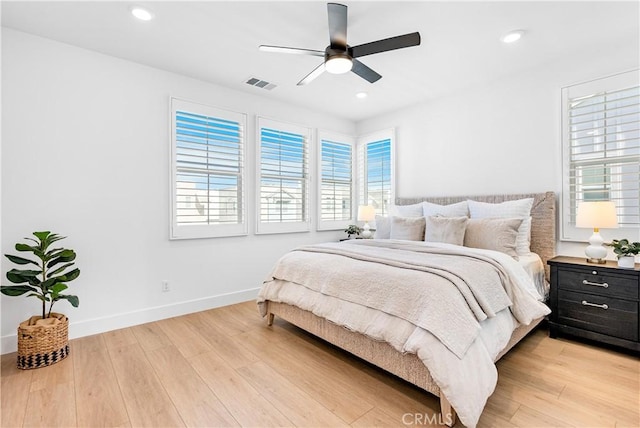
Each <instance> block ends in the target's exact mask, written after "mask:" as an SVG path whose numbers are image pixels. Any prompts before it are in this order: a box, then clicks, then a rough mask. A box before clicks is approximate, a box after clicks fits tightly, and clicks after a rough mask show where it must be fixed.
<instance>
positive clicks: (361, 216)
mask: <svg viewBox="0 0 640 428" xmlns="http://www.w3.org/2000/svg"><path fill="white" fill-rule="evenodd" d="M375 218H376V210H375V208H373V207H372V206H371V205H360V206H359V207H358V221H373V220H375Z"/></svg>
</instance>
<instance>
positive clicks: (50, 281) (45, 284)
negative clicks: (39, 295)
mask: <svg viewBox="0 0 640 428" xmlns="http://www.w3.org/2000/svg"><path fill="white" fill-rule="evenodd" d="M63 281H65V278H62V277H54V278H48V279H47V280H46V281H44V282H42V283H41V284H40V288H41V289H42V291H47V292H48V291H49V289H50V288H51V287H52V286H54V285H55V284H57V283H59V282H63Z"/></svg>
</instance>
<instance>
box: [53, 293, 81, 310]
mask: <svg viewBox="0 0 640 428" xmlns="http://www.w3.org/2000/svg"><path fill="white" fill-rule="evenodd" d="M58 298H59V299H65V300H68V301H69V303H71V306H73V307H74V308H77V307H78V305H79V304H80V299H78V296H71V295H64V296H63V295H60V296H58Z"/></svg>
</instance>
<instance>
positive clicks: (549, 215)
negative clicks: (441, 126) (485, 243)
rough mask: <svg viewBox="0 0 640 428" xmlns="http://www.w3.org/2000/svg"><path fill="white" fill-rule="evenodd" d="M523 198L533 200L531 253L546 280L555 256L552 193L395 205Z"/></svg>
mask: <svg viewBox="0 0 640 428" xmlns="http://www.w3.org/2000/svg"><path fill="white" fill-rule="evenodd" d="M524 198H533V207H532V208H531V251H533V252H534V253H536V254H538V255H539V256H540V258H541V259H542V262H543V263H544V266H545V271H546V276H547V280H548V279H549V266H547V260H549V259H551V258H553V257H554V256H555V255H556V197H555V194H554V192H546V193H525V194H517V195H484V196H475V195H474V196H452V197H426V198H396V205H411V204H417V203H419V202H422V201H427V202H431V203H434V204H440V205H449V204H454V203H456V202H460V201H465V200H467V199H473V200H474V201H480V202H489V203H494V204H497V203H500V202H504V201H512V200H514V199H524Z"/></svg>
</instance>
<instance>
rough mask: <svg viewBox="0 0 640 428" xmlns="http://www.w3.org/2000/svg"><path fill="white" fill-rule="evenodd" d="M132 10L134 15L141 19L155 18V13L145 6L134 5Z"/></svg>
mask: <svg viewBox="0 0 640 428" xmlns="http://www.w3.org/2000/svg"><path fill="white" fill-rule="evenodd" d="M130 11H131V14H132V15H133V16H135V17H136V18H138V19H139V20H141V21H151V20H152V19H153V13H151V11H149V10H147V9H145V8H143V7H139V6H133V7H131V9H130Z"/></svg>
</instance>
